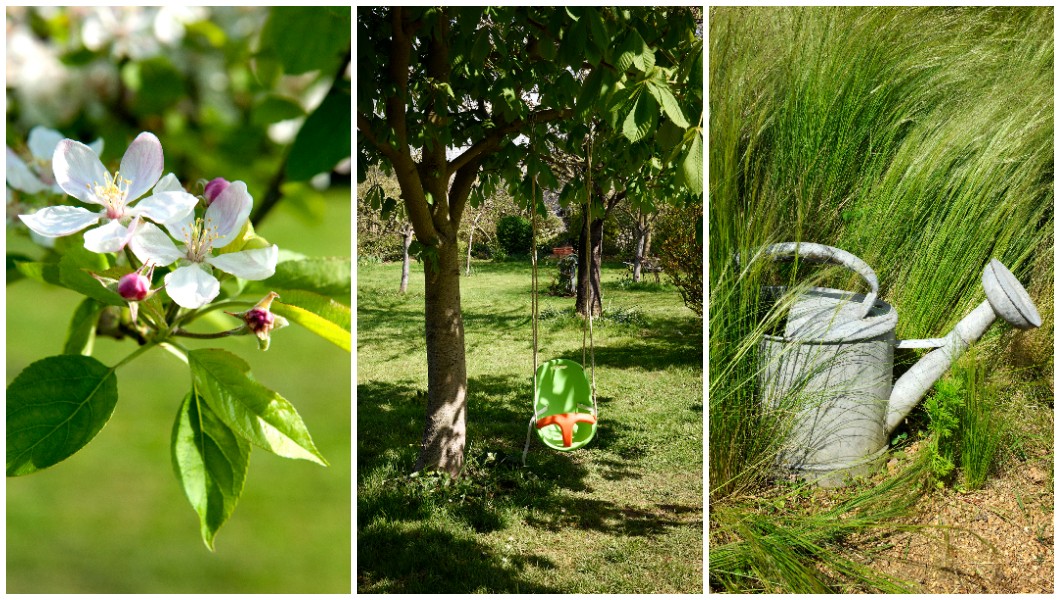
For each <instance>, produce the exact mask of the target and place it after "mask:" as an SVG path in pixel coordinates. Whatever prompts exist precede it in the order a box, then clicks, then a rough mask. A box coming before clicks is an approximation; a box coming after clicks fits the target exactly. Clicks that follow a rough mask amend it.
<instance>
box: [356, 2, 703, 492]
mask: <svg viewBox="0 0 1060 600" xmlns="http://www.w3.org/2000/svg"><path fill="white" fill-rule="evenodd" d="M701 14H702V12H701V11H699V12H698V14H697V13H694V12H693V11H691V10H690V9H687V8H686V9H655V8H621V9H611V8H604V9H596V8H585V7H577V8H574V7H571V8H566V9H561V8H527V7H487V8H454V7H444V8H422V7H415V8H413V7H374V8H360V9H358V13H357V16H358V59H357V60H358V62H357V77H358V97H357V128H358V131H359V134H360V135H359V136H358V175H359V176H360V177H363V175H362V174H363V172H364V170H365V169H367V167H368V166H369V165H373V164H379V165H382V166H383V167H384V168H386V169H388V170H392V172H393V173H394V174H395V175H396V176H397V179H398V183H399V184H400V187H401V193H402V199H403V201H404V206H405V209H406V212H407V214H408V218H409V221H410V223H411V224H412V227H413V229H414V231H415V236H416V242H417V243H418V244H419V248H420V254H421V256H422V257H423V258H424V263H425V264H424V287H425V294H424V296H425V300H424V304H425V306H424V311H425V336H426V342H427V371H428V375H427V415H426V423H425V426H424V433H423V439H422V442H421V448H420V454H419V458H418V460H417V461H416V466H415V469H416V470H421V469H436V470H442V471H446V472H448V473H450V474H454V475H456V474H458V473H459V472H460V470H461V468H462V466H463V461H464V442H465V437H466V408H467V376H466V363H465V354H464V325H463V318H462V315H461V311H460V276H459V266H460V265H459V259H460V257H459V253H458V250H457V246H458V244H457V235H458V232H459V228H460V223H461V219H462V217H463V215H464V211H465V209H466V207H467V205H468V204H469V203H471V204H472V205H477V204H478V203H480V202H481V201H482V200H483V199H484V198H486V197H489V196H491V195H492V194H493V192H494V191H495V190H496V189H498V188H499V187H502V186H506V187H510V188H512V189H515V190H518V191H519V194H518V196H519V197H522V198H529V197H531V194H533V195H534V196H535V197H534V198H533V200H534V201H535V203H539V202H540V201H541V198H542V192H541V186H545V187H552V188H553V189H554V188H556V187H557V186H558V181H557V180H556V177H555V175H554V174H553V173H552V171H551V169H549V167H548V165H547V164H546V163H545V161H543V160H542V159H541V158H540V157H539V156H534V155H530V154H528V153H527V151H526V149H525V148H524V147H523V146H520V145H518V144H516V143H514V140H515V138H516V136H517V135H518V134H528V133H531V130H532V129H533V130H534V131H533V132H532V133H533V137H534V138H535V140H534V141H535V143H540V144H541V146H539V147H541V148H544V147H547V146H548V145H554V146H570V145H571V144H575V145H576V144H578V143H579V142H580V141H581V140H583V139H585V135H586V134H587V132H588V127H587V125H586V123H587V121H588V119H587V117H588V116H590V115H592V114H593V113H597V112H599V113H603V112H608V111H611V109H612V108H614V111H612V112H613V113H614V114H621V115H622V117H626V116H627V115H631V116H630V117H628V118H630V119H632V120H633V121H634V122H635V123H641V122H648V124H650V125H652V127H654V125H655V124H656V123H657V121H658V118H659V115H660V114H661V113H665V114H667V115H669V114H671V113H673V112H680V110H681V109H680V108H679V107H678V106H677V103H676V101H674V102H669V99H673V94H672V92H670V91H669V84H665V85H664V86H663V87H664V88H666V93H665V94H664V100H663V101H662V102H661V103H660V102H656V101H654V100H650V101H648V100H644V101H641V100H643V99H644V98H648V97H649V96H650V95H651V94H650V93H648V92H646V91H645V90H646V89H647V88H646V87H645V86H647V85H648V84H647V83H645V82H647V81H648V80H649V79H652V80H653V81H657V80H658V79H659V78H660V77H661V78H663V79H664V80H667V79H668V77H667V76H666V75H665V73H663V71H667V72H669V71H670V70H671V66H670V65H675V64H677V63H678V62H679V60H685V59H686V58H687V59H688V60H686V61H685V62H686V63H687V64H685V63H682V65H683V66H684V67H687V71H688V72H692V71H695V70H697V69H698V70H700V71H701V70H702V62H701V61H702V44H701V41H700V40H698V39H697V38H696V33H697V31H701V26H700V27H698V29H697V22H696V18H697V16H699V17H701ZM659 31H665V32H666V34H665V35H663V36H660V35H658V32H659ZM645 39H651V40H653V41H654V42H655V44H656V45H655V46H649V44H648V42H646V41H645ZM685 50H689V51H690V52H689V53H688V55H687V56H684V55H682V56H681V57H677V56H676V54H674V53H675V52H678V51H680V52H681V53H685ZM657 56H659V57H661V58H662V59H665V60H660V62H661V63H663V64H664V65H665V66H660V67H656V57H657ZM696 65H698V67H697V66H696ZM653 78H654V79H653ZM686 79H687V76H686ZM653 85H654V84H653ZM699 112H700V113H701V112H702V101H700V108H699ZM685 124H686V125H688V123H685ZM687 129H688V130H689V131H690V133H689V132H686V131H685V130H680V131H678V135H677V140H676V143H675V145H674V146H673V148H674V155H675V156H676V155H677V154H681V155H682V156H684V157H685V158H684V160H683V161H682V164H688V163H696V165H697V166H696V168H695V169H694V170H695V171H697V172H698V175H696V176H695V177H696V178H698V189H699V190H700V193H701V190H702V173H701V171H702V167H701V164H702V131H701V130H700V128H699V127H698V126H697V127H688V128H687ZM449 149H456V151H455V152H454V153H453V154H452V155H451V156H450V155H448V154H447V150H449ZM415 152H419V156H420V158H419V160H415V159H414V158H413V155H414V153H415ZM627 166H628V165H627ZM616 168H617V167H616ZM687 170H688V169H685V171H687ZM535 178H536V180H537V184H532V183H531V181H532V180H534V179H535Z"/></svg>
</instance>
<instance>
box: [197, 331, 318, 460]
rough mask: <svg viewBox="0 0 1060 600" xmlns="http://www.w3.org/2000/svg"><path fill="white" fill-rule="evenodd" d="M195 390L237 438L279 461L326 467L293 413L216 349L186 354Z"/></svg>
mask: <svg viewBox="0 0 1060 600" xmlns="http://www.w3.org/2000/svg"><path fill="white" fill-rule="evenodd" d="M188 365H189V366H190V367H191V375H192V380H193V381H194V383H195V391H196V392H197V393H198V394H201V395H202V397H203V398H204V399H205V400H206V404H207V405H208V406H209V407H210V409H211V410H213V412H214V413H216V414H217V416H218V417H220V419H221V420H222V421H224V423H225V424H226V425H227V426H229V427H231V428H232V429H233V430H234V431H235V432H236V433H238V434H239V435H240V436H241V437H243V439H245V440H247V441H249V442H250V443H252V444H254V445H255V446H260V447H261V448H264V449H265V450H268V451H269V452H272V453H273V454H276V455H278V456H283V457H285V458H298V459H302V460H309V461H312V462H315V463H317V464H320V465H324V466H327V464H328V462H327V461H326V460H325V459H324V457H323V456H322V455H321V454H320V452H319V451H318V450H317V448H316V446H315V445H313V439H312V437H310V435H309V431H308V430H307V429H306V426H305V423H303V422H302V417H301V416H299V415H298V411H296V410H295V408H294V406H292V405H291V403H290V402H288V401H287V400H286V399H285V398H284V397H283V396H281V395H279V394H277V393H276V392H274V391H272V390H270V389H269V388H267V387H265V386H263V385H261V384H260V383H258V382H257V381H254V380H253V379H252V378H251V377H250V366H249V365H247V363H245V362H243V360H242V359H241V358H239V357H238V356H236V355H234V354H232V353H231V352H227V351H225V350H218V349H216V348H207V349H203V350H192V351H191V352H188Z"/></svg>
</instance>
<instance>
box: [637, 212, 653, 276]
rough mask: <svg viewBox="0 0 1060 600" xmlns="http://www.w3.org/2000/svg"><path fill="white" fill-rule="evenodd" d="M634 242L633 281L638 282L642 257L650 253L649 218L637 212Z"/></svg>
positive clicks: (642, 266)
mask: <svg viewBox="0 0 1060 600" xmlns="http://www.w3.org/2000/svg"><path fill="white" fill-rule="evenodd" d="M633 232H634V236H635V237H636V243H635V244H634V250H633V283H640V280H641V277H642V276H643V275H642V273H643V270H644V258H645V257H647V256H649V255H650V254H651V219H650V218H649V216H648V215H647V214H645V213H639V214H638V215H637V218H636V221H635V222H634V225H633Z"/></svg>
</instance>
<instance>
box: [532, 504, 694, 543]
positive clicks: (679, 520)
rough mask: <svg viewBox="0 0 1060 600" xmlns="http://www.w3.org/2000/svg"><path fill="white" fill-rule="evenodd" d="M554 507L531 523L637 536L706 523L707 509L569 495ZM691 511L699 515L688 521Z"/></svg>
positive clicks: (544, 526)
mask: <svg viewBox="0 0 1060 600" xmlns="http://www.w3.org/2000/svg"><path fill="white" fill-rule="evenodd" d="M553 509H554V510H551V511H549V512H548V513H547V516H544V517H541V516H538V515H531V516H530V517H529V518H528V520H527V522H528V524H530V525H532V526H534V527H538V528H541V529H547V530H549V531H561V530H563V529H566V528H568V527H575V528H578V529H591V530H593V531H598V532H601V533H606V534H608V535H617V536H636V537H639V536H652V535H659V534H662V533H665V532H666V531H667V530H669V529H672V528H676V527H682V528H689V527H690V528H695V527H697V526H698V527H702V525H703V511H702V509H701V508H700V507H699V506H683V505H678V504H659V505H656V506H655V507H654V510H648V509H643V508H634V507H630V506H618V505H616V504H615V503H613V502H605V501H602V500H591V499H588V498H570V497H567V498H563V499H562V500H561V501H559V502H557V503H556V504H555V505H554V506H553ZM687 515H695V516H697V517H699V519H698V521H695V522H692V521H688V520H686V518H687ZM696 523H698V525H696Z"/></svg>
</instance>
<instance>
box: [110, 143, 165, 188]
mask: <svg viewBox="0 0 1060 600" xmlns="http://www.w3.org/2000/svg"><path fill="white" fill-rule="evenodd" d="M162 167H163V159H162V142H159V141H158V138H156V137H155V135H154V134H153V133H150V132H147V131H145V132H143V133H141V134H140V135H138V136H136V139H135V140H133V141H132V143H131V144H129V149H128V150H126V151H125V156H123V157H122V158H121V167H120V169H119V172H120V173H121V177H122V179H128V180H129V181H130V182H131V183H129V189H128V192H127V194H126V196H125V197H126V201H127V202H131V201H133V200H135V199H137V198H139V197H140V196H143V195H144V194H145V193H147V190H149V189H151V188H153V187H154V186H155V184H156V183H158V178H159V177H161V176H162Z"/></svg>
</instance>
